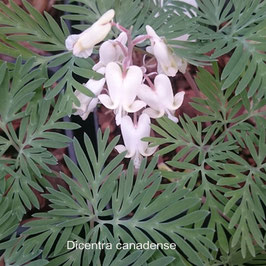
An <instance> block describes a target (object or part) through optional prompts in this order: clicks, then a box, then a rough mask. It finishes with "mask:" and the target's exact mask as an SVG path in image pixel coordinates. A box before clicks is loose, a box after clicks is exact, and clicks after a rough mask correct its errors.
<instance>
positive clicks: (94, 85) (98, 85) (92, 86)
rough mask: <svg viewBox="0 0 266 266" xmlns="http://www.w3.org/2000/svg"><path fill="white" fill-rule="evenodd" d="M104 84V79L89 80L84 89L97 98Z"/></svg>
mask: <svg viewBox="0 0 266 266" xmlns="http://www.w3.org/2000/svg"><path fill="white" fill-rule="evenodd" d="M104 84H105V78H102V79H100V80H95V79H90V80H89V81H88V82H87V83H86V84H85V87H87V88H88V89H89V90H90V91H92V92H93V93H94V94H95V95H96V96H98V95H99V94H100V93H101V92H102V90H103V86H104Z"/></svg>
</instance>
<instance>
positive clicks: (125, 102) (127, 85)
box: [98, 62, 146, 125]
mask: <svg viewBox="0 0 266 266" xmlns="http://www.w3.org/2000/svg"><path fill="white" fill-rule="evenodd" d="M142 77H143V73H142V70H141V68H140V67H138V66H130V67H129V68H128V69H127V71H126V72H125V73H123V72H122V69H121V68H120V66H119V65H118V64H117V63H114V62H111V63H109V64H108V65H107V66H106V70H105V78H106V83H107V89H108V92H109V95H107V94H101V95H99V97H98V98H99V100H100V101H101V103H102V104H103V105H104V106H105V107H107V108H108V109H112V110H114V112H115V114H116V124H117V125H120V123H121V118H122V117H123V116H124V115H126V114H127V113H134V112H137V111H139V110H140V109H141V108H143V107H145V106H146V104H145V103H144V102H143V101H140V100H135V99H136V96H137V90H138V88H139V87H140V86H141V84H142Z"/></svg>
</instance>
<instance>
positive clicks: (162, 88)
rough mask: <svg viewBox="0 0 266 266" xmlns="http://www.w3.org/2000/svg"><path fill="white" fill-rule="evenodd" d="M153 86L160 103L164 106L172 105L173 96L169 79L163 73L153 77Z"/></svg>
mask: <svg viewBox="0 0 266 266" xmlns="http://www.w3.org/2000/svg"><path fill="white" fill-rule="evenodd" d="M154 86H155V89H156V93H157V95H158V98H159V99H160V101H161V102H162V105H163V106H166V107H168V106H172V105H173V101H174V96H173V89H172V85H171V81H170V79H169V78H168V77H167V76H166V75H164V74H159V75H157V76H156V77H155V79H154Z"/></svg>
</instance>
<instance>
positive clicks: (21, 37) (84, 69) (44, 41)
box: [0, 0, 101, 115]
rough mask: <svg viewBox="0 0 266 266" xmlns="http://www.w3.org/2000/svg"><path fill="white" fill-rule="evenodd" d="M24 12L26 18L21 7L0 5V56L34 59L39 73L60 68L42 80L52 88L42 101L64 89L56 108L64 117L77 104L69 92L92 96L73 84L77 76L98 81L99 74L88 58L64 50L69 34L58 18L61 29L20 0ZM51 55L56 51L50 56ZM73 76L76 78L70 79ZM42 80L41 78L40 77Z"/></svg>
mask: <svg viewBox="0 0 266 266" xmlns="http://www.w3.org/2000/svg"><path fill="white" fill-rule="evenodd" d="M23 4H24V6H25V8H26V10H27V11H28V12H29V13H30V14H31V16H29V14H28V13H26V12H25V11H24V10H23V9H22V8H20V7H19V6H18V5H16V4H15V3H14V2H13V1H12V0H10V5H11V8H8V7H7V6H6V5H5V4H4V3H2V2H0V11H1V12H0V24H2V26H1V27H0V40H2V42H1V43H0V49H1V53H4V54H6V55H8V56H12V57H14V58H16V57H18V56H19V55H21V56H22V58H23V59H26V60H27V59H29V58H31V60H32V57H33V56H34V57H35V62H34V65H41V67H42V68H43V71H47V69H52V68H55V67H60V70H58V71H57V72H56V73H55V74H54V75H52V76H51V77H50V79H49V80H47V81H46V83H45V87H49V88H50V87H51V86H52V85H53V84H55V83H57V84H56V86H55V87H54V88H53V89H52V90H51V91H49V92H48V93H47V95H46V98H47V99H52V98H54V97H55V96H57V95H58V94H59V93H60V92H61V91H62V90H63V89H64V87H66V91H65V94H66V95H65V97H64V99H63V101H64V102H62V103H61V106H60V108H62V110H67V112H68V114H69V115H70V114H71V113H72V104H73V102H75V103H76V105H78V104H79V102H78V101H77V98H76V97H75V95H74V93H73V89H75V90H78V91H81V92H82V93H84V94H86V95H88V96H93V93H91V92H90V91H89V90H88V89H87V88H85V87H84V86H83V85H82V84H80V83H79V82H77V76H79V77H84V78H87V79H89V78H95V79H99V78H101V75H100V74H98V73H96V72H94V71H93V70H91V68H92V65H93V60H92V59H86V60H85V59H81V58H76V57H75V56H73V54H72V53H71V52H66V51H65V49H66V48H65V39H66V37H67V36H68V35H69V34H70V33H69V30H68V28H67V25H66V23H65V21H64V20H63V19H61V27H60V26H59V25H58V24H57V22H56V21H55V20H54V19H53V18H52V17H51V15H49V14H48V13H45V16H43V15H41V14H40V13H39V12H38V11H37V10H36V9H34V7H32V6H31V5H30V4H29V3H28V1H23ZM21 42H27V43H28V44H29V45H30V46H32V47H35V48H36V49H37V50H39V51H46V52H47V53H46V54H47V55H46V56H41V55H39V54H38V53H35V52H32V50H29V49H28V48H25V47H23V46H22V45H21ZM51 52H59V53H58V54H55V55H51V54H50V53H51ZM75 75H76V77H74V76H75ZM42 77H43V76H42Z"/></svg>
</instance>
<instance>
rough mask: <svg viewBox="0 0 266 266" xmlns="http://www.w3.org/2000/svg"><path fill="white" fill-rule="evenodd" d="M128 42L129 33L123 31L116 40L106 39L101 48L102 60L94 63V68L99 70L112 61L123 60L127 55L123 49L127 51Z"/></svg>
mask: <svg viewBox="0 0 266 266" xmlns="http://www.w3.org/2000/svg"><path fill="white" fill-rule="evenodd" d="M126 42H127V34H126V33H125V32H121V33H120V35H119V36H118V37H117V38H116V39H114V40H108V41H105V42H104V43H103V44H102V45H101V47H100V49H99V56H100V60H99V62H98V63H97V64H95V65H94V67H93V70H96V71H97V70H98V69H99V68H102V67H106V66H107V64H108V63H110V62H122V60H123V59H124V57H125V55H124V52H123V49H124V51H127V48H126V46H125V45H126ZM119 43H120V44H119ZM122 47H123V48H122Z"/></svg>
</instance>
